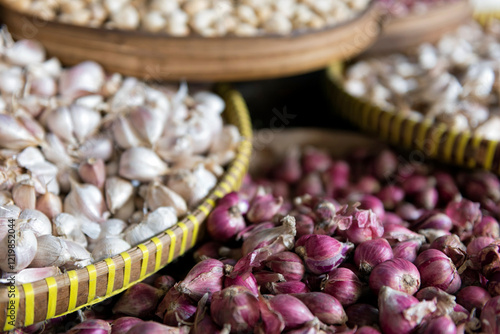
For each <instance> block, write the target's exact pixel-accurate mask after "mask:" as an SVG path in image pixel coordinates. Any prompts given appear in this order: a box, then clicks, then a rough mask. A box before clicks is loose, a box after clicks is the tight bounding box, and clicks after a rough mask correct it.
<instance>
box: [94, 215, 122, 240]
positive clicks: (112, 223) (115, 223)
mask: <svg viewBox="0 0 500 334" xmlns="http://www.w3.org/2000/svg"><path fill="white" fill-rule="evenodd" d="M126 227H127V223H125V222H124V221H123V220H121V219H116V218H113V219H108V220H106V221H105V222H104V223H102V224H101V234H100V235H99V238H107V237H114V236H119V235H120V234H121V233H122V232H123V230H125V228H126Z"/></svg>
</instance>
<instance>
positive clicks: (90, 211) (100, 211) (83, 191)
mask: <svg viewBox="0 0 500 334" xmlns="http://www.w3.org/2000/svg"><path fill="white" fill-rule="evenodd" d="M105 209H106V205H105V203H104V198H103V197H102V193H101V191H100V190H99V189H98V188H97V187H96V186H94V185H91V184H78V183H76V182H74V181H72V186H71V191H70V192H69V194H68V195H67V196H66V198H65V199H64V212H67V213H70V214H72V215H74V216H75V217H80V216H81V217H84V218H86V219H87V220H89V221H91V222H103V221H104V211H105Z"/></svg>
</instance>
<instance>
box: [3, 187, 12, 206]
mask: <svg viewBox="0 0 500 334" xmlns="http://www.w3.org/2000/svg"><path fill="white" fill-rule="evenodd" d="M13 204H14V200H13V199H12V195H11V192H10V191H7V190H2V191H0V206H2V205H13Z"/></svg>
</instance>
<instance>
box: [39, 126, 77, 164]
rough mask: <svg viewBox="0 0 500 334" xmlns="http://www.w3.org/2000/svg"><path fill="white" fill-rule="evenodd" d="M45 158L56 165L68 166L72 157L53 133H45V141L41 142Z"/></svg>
mask: <svg viewBox="0 0 500 334" xmlns="http://www.w3.org/2000/svg"><path fill="white" fill-rule="evenodd" d="M41 147H42V152H43V155H44V156H45V158H46V159H47V160H48V161H50V162H52V163H54V164H56V165H57V166H69V165H71V164H72V159H71V157H70V156H69V154H68V153H67V151H66V146H65V145H64V144H63V143H62V141H61V140H60V139H59V137H58V136H56V135H55V134H54V133H47V134H46V136H45V142H43V143H42V144H41Z"/></svg>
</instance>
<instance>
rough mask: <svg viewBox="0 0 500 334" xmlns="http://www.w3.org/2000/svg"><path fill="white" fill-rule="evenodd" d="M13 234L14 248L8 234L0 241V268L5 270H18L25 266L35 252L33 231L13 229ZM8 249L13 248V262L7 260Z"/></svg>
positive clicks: (35, 245) (35, 242)
mask: <svg viewBox="0 0 500 334" xmlns="http://www.w3.org/2000/svg"><path fill="white" fill-rule="evenodd" d="M13 235H14V238H13V239H14V244H13V245H14V248H10V247H9V245H12V242H11V240H12V238H9V237H8V235H7V236H5V237H4V238H3V239H2V240H1V241H0V269H2V270H3V271H5V272H18V271H20V270H21V269H24V268H26V267H27V266H29V265H30V263H32V261H33V260H34V258H35V256H36V255H35V254H36V253H37V238H36V236H35V234H34V233H33V231H31V230H22V231H15V233H14V234H13ZM9 249H14V250H15V251H14V253H13V255H14V263H12V261H9V254H12V253H9Z"/></svg>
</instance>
